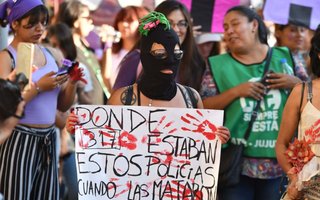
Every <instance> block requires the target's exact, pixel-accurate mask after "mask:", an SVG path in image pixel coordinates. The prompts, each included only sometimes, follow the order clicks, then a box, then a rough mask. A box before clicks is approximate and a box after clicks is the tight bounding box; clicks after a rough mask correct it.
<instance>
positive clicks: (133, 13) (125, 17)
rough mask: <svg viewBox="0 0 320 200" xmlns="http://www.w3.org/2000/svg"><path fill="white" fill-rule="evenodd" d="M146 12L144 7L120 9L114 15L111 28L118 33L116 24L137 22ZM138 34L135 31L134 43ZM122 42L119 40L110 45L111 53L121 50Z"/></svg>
mask: <svg viewBox="0 0 320 200" xmlns="http://www.w3.org/2000/svg"><path fill="white" fill-rule="evenodd" d="M148 12H149V11H148V10H147V9H146V8H144V7H140V6H127V7H125V8H122V9H121V10H120V11H119V12H118V13H117V15H116V18H115V20H114V23H113V27H114V29H115V30H117V31H119V28H118V23H119V22H122V21H127V22H132V21H134V20H139V19H140V18H142V17H143V16H144V15H146V14H148ZM139 38H140V34H139V32H138V30H137V31H136V41H137V40H139ZM122 43H123V41H122V39H120V41H119V42H118V43H114V44H113V45H112V53H115V54H116V53H119V51H120V50H121V48H122V45H123V44H122Z"/></svg>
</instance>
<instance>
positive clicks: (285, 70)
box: [280, 58, 294, 75]
mask: <svg viewBox="0 0 320 200" xmlns="http://www.w3.org/2000/svg"><path fill="white" fill-rule="evenodd" d="M280 62H281V66H282V72H283V73H284V74H288V75H294V73H293V69H292V67H291V66H290V65H289V64H288V63H287V59H285V58H282V59H281V60H280Z"/></svg>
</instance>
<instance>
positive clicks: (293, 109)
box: [275, 84, 306, 199]
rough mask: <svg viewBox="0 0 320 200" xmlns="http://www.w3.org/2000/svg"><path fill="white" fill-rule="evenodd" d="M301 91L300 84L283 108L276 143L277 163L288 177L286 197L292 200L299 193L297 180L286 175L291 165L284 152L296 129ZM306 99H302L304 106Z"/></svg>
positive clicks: (293, 176) (293, 175)
mask: <svg viewBox="0 0 320 200" xmlns="http://www.w3.org/2000/svg"><path fill="white" fill-rule="evenodd" d="M301 89H302V84H299V85H297V86H296V87H294V89H293V90H292V92H291V94H290V96H289V98H288V100H287V103H286V105H285V108H284V110H283V113H282V116H283V117H282V121H281V125H280V131H279V135H278V138H277V142H276V147H275V148H276V155H277V159H278V162H279V164H280V166H281V167H282V169H283V170H284V172H285V173H287V176H288V177H289V180H290V182H289V185H288V189H287V190H288V196H289V197H291V198H292V199H296V198H297V197H298V196H299V195H300V193H299V191H298V189H297V187H296V182H297V180H298V176H297V174H288V171H289V170H290V169H291V167H292V165H291V164H290V163H289V162H288V160H287V157H286V156H285V151H286V150H287V148H288V145H289V143H290V141H291V139H292V138H293V137H294V133H295V130H296V129H297V127H298V123H299V116H300V99H301ZM305 99H306V98H304V102H303V104H302V105H304V104H305V102H306V100H305Z"/></svg>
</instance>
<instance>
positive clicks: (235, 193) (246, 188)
mask: <svg viewBox="0 0 320 200" xmlns="http://www.w3.org/2000/svg"><path fill="white" fill-rule="evenodd" d="M280 183H281V177H279V178H275V179H257V178H250V177H248V176H244V175H241V178H240V183H239V184H237V185H235V186H233V187H225V188H221V189H220V190H219V191H218V197H219V200H279V199H280V197H281V194H280V191H279V188H280Z"/></svg>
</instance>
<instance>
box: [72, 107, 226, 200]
mask: <svg viewBox="0 0 320 200" xmlns="http://www.w3.org/2000/svg"><path fill="white" fill-rule="evenodd" d="M75 112H76V114H77V115H78V116H79V118H80V126H79V127H78V128H77V130H76V162H77V172H78V187H79V198H80V199H86V200H87V199H130V200H138V199H155V200H158V199H159V200H160V199H208V200H212V199H216V190H217V181H218V179H217V177H218V168H219V162H220V147H221V143H220V140H219V139H218V137H217V136H216V135H215V131H216V129H217V128H216V127H217V126H220V125H222V119H223V111H217V110H216V111H215V110H195V109H180V108H156V107H141V106H140V107H137V106H78V107H77V108H76V110H75Z"/></svg>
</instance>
